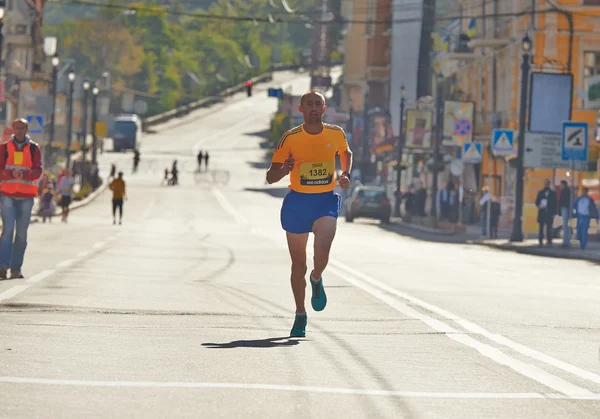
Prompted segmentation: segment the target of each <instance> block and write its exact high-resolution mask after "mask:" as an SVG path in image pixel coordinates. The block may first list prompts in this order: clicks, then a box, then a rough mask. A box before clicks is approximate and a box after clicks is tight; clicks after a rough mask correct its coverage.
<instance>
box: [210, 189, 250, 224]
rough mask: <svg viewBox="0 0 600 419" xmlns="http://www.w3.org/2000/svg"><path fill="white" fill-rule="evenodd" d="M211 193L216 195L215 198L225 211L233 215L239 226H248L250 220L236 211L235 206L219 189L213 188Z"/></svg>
mask: <svg viewBox="0 0 600 419" xmlns="http://www.w3.org/2000/svg"><path fill="white" fill-rule="evenodd" d="M210 191H211V192H212V194H213V195H214V197H215V198H216V199H217V201H219V204H221V206H222V207H223V209H224V210H225V211H226V212H227V213H228V214H229V215H231V216H232V217H233V218H234V219H235V221H237V223H238V224H248V219H246V217H244V216H243V215H242V214H241V213H240V212H239V211H238V210H236V209H235V207H234V206H233V205H231V203H230V202H229V200H228V199H227V198H226V197H225V195H223V192H221V191H220V190H219V189H217V188H215V187H212V188H210Z"/></svg>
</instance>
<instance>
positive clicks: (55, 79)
mask: <svg viewBox="0 0 600 419" xmlns="http://www.w3.org/2000/svg"><path fill="white" fill-rule="evenodd" d="M59 64H60V58H59V57H58V54H54V56H53V57H52V112H51V113H50V138H49V139H48V147H47V152H46V156H47V158H46V164H49V163H50V160H49V159H50V157H51V156H52V154H51V153H52V142H53V141H54V135H55V131H56V88H57V84H58V65H59Z"/></svg>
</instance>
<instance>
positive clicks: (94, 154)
mask: <svg viewBox="0 0 600 419" xmlns="http://www.w3.org/2000/svg"><path fill="white" fill-rule="evenodd" d="M99 93H100V89H98V88H97V87H95V86H94V88H93V89H92V164H96V162H97V151H96V147H97V140H96V123H97V122H98V112H97V111H96V100H97V99H98V94H99Z"/></svg>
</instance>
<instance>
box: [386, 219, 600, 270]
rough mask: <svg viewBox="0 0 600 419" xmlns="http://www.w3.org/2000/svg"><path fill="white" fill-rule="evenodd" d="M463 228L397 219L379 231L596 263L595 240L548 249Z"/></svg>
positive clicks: (599, 250) (506, 233) (504, 233)
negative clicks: (462, 229)
mask: <svg viewBox="0 0 600 419" xmlns="http://www.w3.org/2000/svg"><path fill="white" fill-rule="evenodd" d="M465 227H466V228H465V231H464V232H453V231H448V230H443V229H437V228H432V227H427V226H424V225H418V224H409V223H405V222H403V221H402V220H401V219H398V218H392V220H391V223H390V224H389V225H388V226H383V228H385V229H386V230H388V231H394V232H397V233H399V234H401V235H403V236H407V237H412V238H414V239H417V240H424V241H431V242H438V243H456V244H471V245H477V246H486V247H490V248H494V249H499V250H507V251H512V252H515V253H521V254H528V255H535V256H544V257H553V258H561V259H574V260H587V261H591V262H600V242H598V241H589V242H588V245H587V248H586V249H585V250H581V249H580V248H579V241H577V240H571V247H569V248H563V247H562V238H557V239H554V240H553V246H552V247H548V246H547V245H545V244H544V246H543V247H540V246H539V245H538V240H537V239H529V240H524V241H523V242H514V243H513V242H510V241H509V237H510V233H511V231H510V230H506V229H503V230H499V231H498V236H499V238H497V239H488V238H485V237H483V236H482V235H481V230H480V227H479V226H477V225H469V226H465ZM590 239H591V238H590Z"/></svg>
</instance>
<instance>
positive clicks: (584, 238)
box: [573, 188, 599, 250]
mask: <svg viewBox="0 0 600 419" xmlns="http://www.w3.org/2000/svg"><path fill="white" fill-rule="evenodd" d="M588 193H589V189H588V188H583V190H582V191H581V196H580V197H579V198H577V199H576V200H575V204H574V205H573V211H574V213H575V217H576V218H577V239H578V240H579V247H581V249H582V250H583V249H585V248H586V246H587V243H588V230H589V228H590V221H591V219H592V218H593V219H595V220H596V222H598V218H599V217H598V208H596V203H595V202H594V200H593V199H592V197H591V196H589V195H588Z"/></svg>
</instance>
